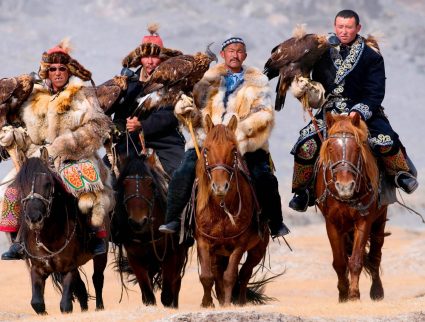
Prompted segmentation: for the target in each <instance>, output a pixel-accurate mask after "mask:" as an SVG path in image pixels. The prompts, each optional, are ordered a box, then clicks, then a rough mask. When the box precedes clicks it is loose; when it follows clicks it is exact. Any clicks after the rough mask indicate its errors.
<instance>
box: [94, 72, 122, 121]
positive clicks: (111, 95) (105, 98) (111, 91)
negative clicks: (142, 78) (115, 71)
mask: <svg viewBox="0 0 425 322" xmlns="http://www.w3.org/2000/svg"><path fill="white" fill-rule="evenodd" d="M126 89H127V76H115V77H114V78H112V79H110V80H107V81H106V82H104V83H103V84H101V85H99V86H97V87H96V95H97V99H98V100H99V104H100V107H101V108H102V109H103V111H104V112H105V113H106V114H110V113H108V111H109V110H110V108H111V107H112V105H114V103H115V102H116V101H117V99H118V98H119V97H120V96H121V93H122V92H123V91H125V90H126Z"/></svg>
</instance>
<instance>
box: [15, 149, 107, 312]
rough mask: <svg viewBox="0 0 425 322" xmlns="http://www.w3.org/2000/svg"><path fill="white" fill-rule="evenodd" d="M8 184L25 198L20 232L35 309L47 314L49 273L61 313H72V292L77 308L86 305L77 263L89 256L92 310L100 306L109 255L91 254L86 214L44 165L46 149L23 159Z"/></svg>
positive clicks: (54, 174) (46, 162)
mask: <svg viewBox="0 0 425 322" xmlns="http://www.w3.org/2000/svg"><path fill="white" fill-rule="evenodd" d="M12 184H13V185H14V186H15V187H16V188H17V189H18V191H19V192H20V193H21V195H22V197H23V199H22V200H21V204H22V216H21V228H20V233H21V240H22V242H23V245H24V250H25V253H26V255H27V256H28V258H29V265H30V271H31V283H32V299H31V306H32V307H33V309H34V310H35V311H36V312H37V313H38V314H47V313H46V306H45V303H44V287H45V282H46V279H47V277H49V275H51V274H52V277H53V281H54V284H55V285H56V286H58V287H59V289H60V290H61V291H62V299H61V302H60V310H61V312H62V313H69V312H72V309H73V305H72V301H73V299H74V296H75V297H76V298H77V299H78V301H79V302H80V307H81V310H82V311H85V310H87V308H88V306H87V301H88V294H87V289H86V286H85V284H84V282H83V281H82V279H81V277H80V273H79V271H78V268H79V267H80V266H81V265H84V264H85V263H86V262H88V261H89V260H90V259H93V265H94V272H93V284H94V288H95V291H96V310H102V309H103V299H102V288H103V281H104V276H103V272H104V270H105V267H106V262H107V254H106V253H105V254H102V255H98V256H95V257H93V254H92V253H91V251H90V250H89V244H90V242H91V239H90V236H89V233H88V217H87V215H84V214H82V213H81V212H80V210H79V208H78V204H77V199H76V198H75V197H74V196H73V195H71V194H70V193H68V192H67V191H66V189H65V187H64V185H63V183H62V180H61V179H60V178H59V176H58V175H57V174H56V173H54V172H53V171H52V170H51V169H50V167H49V166H48V155H47V150H46V149H44V148H43V149H42V157H41V158H30V159H28V160H26V161H25V162H24V163H23V165H22V167H21V169H20V170H19V172H18V174H17V176H16V179H15V181H14V183H12Z"/></svg>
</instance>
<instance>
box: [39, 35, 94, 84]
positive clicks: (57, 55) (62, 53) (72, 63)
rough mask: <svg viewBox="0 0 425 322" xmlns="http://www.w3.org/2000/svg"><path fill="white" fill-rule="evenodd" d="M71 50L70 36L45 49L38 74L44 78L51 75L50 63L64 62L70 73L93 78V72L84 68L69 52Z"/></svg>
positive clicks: (85, 79)
mask: <svg viewBox="0 0 425 322" xmlns="http://www.w3.org/2000/svg"><path fill="white" fill-rule="evenodd" d="M70 52H71V45H70V42H69V39H68V38H65V39H63V40H62V41H61V42H60V43H59V44H58V45H56V46H55V47H53V48H50V49H49V50H47V51H45V52H44V53H43V55H42V56H41V62H40V69H39V71H38V74H39V75H40V77H41V78H42V79H47V78H48V77H49V67H50V64H63V65H65V66H66V67H67V68H68V70H69V73H70V74H71V75H74V76H76V77H78V78H81V79H82V80H83V81H88V80H91V76H92V75H91V72H90V71H88V70H87V69H86V68H84V66H83V65H81V64H80V63H79V62H78V61H76V60H75V59H74V58H72V57H71V56H70V55H69V53H70Z"/></svg>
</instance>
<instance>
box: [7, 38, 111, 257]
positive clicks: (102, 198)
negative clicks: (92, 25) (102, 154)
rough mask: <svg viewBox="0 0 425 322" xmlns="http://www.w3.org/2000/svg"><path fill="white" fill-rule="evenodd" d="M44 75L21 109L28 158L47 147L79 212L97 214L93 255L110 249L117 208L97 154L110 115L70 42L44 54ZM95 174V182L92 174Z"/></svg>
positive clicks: (17, 252) (18, 252) (14, 253)
mask: <svg viewBox="0 0 425 322" xmlns="http://www.w3.org/2000/svg"><path fill="white" fill-rule="evenodd" d="M39 75H40V77H41V78H42V79H43V80H44V83H43V84H35V85H34V88H33V91H32V93H31V95H30V96H29V98H28V99H27V101H26V102H25V103H24V104H23V105H22V106H21V108H20V117H21V119H22V121H23V123H24V124H25V128H26V132H27V135H28V138H29V140H28V142H29V146H28V147H26V155H27V156H37V155H39V153H40V152H39V151H40V147H42V146H45V147H46V148H47V151H48V153H49V157H50V158H51V160H52V162H53V163H54V167H55V170H56V171H57V172H58V173H59V174H60V176H61V178H62V180H63V182H64V185H65V186H66V187H67V188H68V190H69V192H70V193H72V194H74V195H75V196H76V197H77V198H78V206H79V208H80V209H81V211H82V212H83V213H86V214H90V215H91V218H90V222H91V225H92V229H93V231H94V232H96V238H95V242H94V245H93V253H94V254H95V255H98V254H102V253H104V252H105V251H106V245H105V241H104V240H103V238H105V237H106V231H105V230H104V229H103V228H102V227H103V220H104V217H105V216H106V215H107V214H108V213H109V212H110V211H111V210H112V207H113V193H112V189H111V187H110V176H109V171H108V169H107V168H106V167H105V165H104V164H103V162H102V160H101V159H100V158H99V156H98V154H97V150H98V149H99V148H100V147H102V145H103V143H104V141H105V139H106V138H107V136H108V133H109V130H110V120H109V117H108V116H106V115H105V114H104V113H103V111H102V109H101V108H100V106H99V103H98V100H97V98H96V95H95V92H94V89H93V88H88V87H85V86H84V84H83V81H88V80H91V73H90V72H89V71H88V70H86V69H85V68H84V67H83V66H82V65H80V64H79V63H78V62H77V61H76V60H75V59H73V58H72V57H71V56H70V55H69V44H68V42H67V41H63V42H61V43H60V44H59V45H58V46H56V47H54V48H52V49H50V50H48V51H47V52H45V53H43V56H42V60H41V63H40V70H39ZM94 172H95V173H96V176H95V178H94V177H93V176H91V175H90V174H93V173H94ZM77 181H79V182H80V183H81V182H84V184H82V185H81V186H80V185H79V184H78V182H77ZM5 198H6V196H5ZM2 215H3V214H2ZM3 218H4V217H3V216H2V219H3ZM9 228H10V227H9ZM17 229H18V227H15V231H17ZM9 231H10V229H9ZM22 255H23V251H22V246H21V245H20V244H19V243H17V242H15V243H13V244H12V246H11V248H10V249H9V251H8V252H6V253H4V254H3V255H2V259H19V258H21V257H22Z"/></svg>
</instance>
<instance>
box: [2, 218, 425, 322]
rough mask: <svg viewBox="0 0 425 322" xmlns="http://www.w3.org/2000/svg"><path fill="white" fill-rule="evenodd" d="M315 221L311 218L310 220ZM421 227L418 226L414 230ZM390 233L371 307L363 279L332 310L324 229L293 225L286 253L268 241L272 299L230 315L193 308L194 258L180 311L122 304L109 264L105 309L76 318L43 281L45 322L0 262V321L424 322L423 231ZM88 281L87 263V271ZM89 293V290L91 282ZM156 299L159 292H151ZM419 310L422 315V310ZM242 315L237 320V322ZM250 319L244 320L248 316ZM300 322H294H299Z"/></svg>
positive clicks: (27, 290) (129, 299)
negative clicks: (352, 295) (349, 299)
mask: <svg viewBox="0 0 425 322" xmlns="http://www.w3.org/2000/svg"><path fill="white" fill-rule="evenodd" d="M313 216H314V215H313ZM418 225H420V224H418ZM387 227H388V229H387V230H388V231H391V233H392V235H391V236H390V237H388V238H387V239H386V241H385V245H384V250H383V263H382V279H383V284H384V288H385V299H384V300H383V301H381V302H372V301H371V300H370V298H369V295H368V293H369V287H370V281H369V278H368V277H367V276H365V275H364V274H362V277H361V281H360V282H361V283H360V291H361V298H362V299H361V301H359V302H356V303H346V304H339V303H338V301H337V289H336V274H335V273H334V271H333V269H332V266H331V261H332V259H331V251H330V246H329V244H328V240H327V237H326V232H325V228H324V225H323V223H316V224H311V225H308V226H303V227H300V226H298V227H293V232H292V233H291V235H290V236H289V237H288V241H289V243H290V244H291V246H292V248H293V251H292V252H291V251H290V250H289V249H288V248H287V247H286V245H284V243H281V244H280V245H279V243H277V242H275V243H272V244H271V246H270V248H269V253H270V260H267V262H266V264H267V266H269V265H271V271H272V272H274V273H279V272H282V271H283V270H286V273H285V274H284V275H283V276H281V277H279V278H278V280H276V281H274V282H273V283H272V284H270V285H268V286H267V288H266V294H267V295H269V296H271V297H274V298H276V301H274V302H271V303H270V304H268V305H263V306H255V307H254V306H246V307H244V308H237V307H234V308H231V310H224V311H223V310H221V309H219V308H217V309H210V310H204V309H201V308H200V306H199V305H200V301H201V297H202V287H201V284H200V282H199V279H198V271H197V265H196V258H195V256H196V254H195V253H193V254H192V259H191V262H190V264H189V266H188V268H187V271H186V275H185V277H184V279H183V285H182V290H181V293H180V308H179V309H178V310H172V309H165V308H163V306H162V305H161V304H159V305H158V306H157V307H145V306H144V305H142V303H141V296H140V292H139V290H138V288H137V287H132V288H131V289H132V291H130V292H129V294H128V296H125V295H124V298H123V300H122V302H121V303H119V297H120V284H119V279H118V275H117V274H116V273H115V272H114V271H113V270H112V267H111V266H108V268H107V270H106V279H105V288H104V299H105V307H106V309H105V311H103V312H95V311H94V301H93V300H91V301H90V302H89V311H88V312H85V313H80V310H79V307H78V304H77V303H75V304H74V311H75V312H74V313H73V314H70V315H62V314H61V313H60V310H59V301H60V296H59V294H58V293H56V291H54V290H53V287H52V284H51V281H50V279H49V280H48V283H47V286H46V294H45V298H46V307H47V311H48V313H49V315H48V316H44V317H39V316H37V315H36V314H35V313H34V312H33V310H32V308H31V306H30V298H31V287H30V280H29V274H28V272H27V270H26V267H25V265H24V263H23V262H15V261H10V262H6V261H1V262H0V271H1V274H0V294H1V295H2V301H0V320H1V321H7V320H20V321H58V320H61V321H62V320H65V321H102V320H105V319H107V320H110V321H140V320H143V321H154V320H161V319H166V320H179V321H200V320H205V321H206V320H211V313H215V317H217V318H218V317H219V316H221V318H220V319H216V320H217V321H218V320H220V321H221V320H223V321H224V320H226V321H230V320H231V321H240V320H258V319H260V320H265V319H266V317H268V318H267V320H270V321H272V320H281V321H287V320H288V321H289V320H291V321H292V320H293V319H294V320H298V321H300V320H309V321H310V320H312V321H318V320H324V321H325V320H326V321H327V320H339V321H341V320H343V321H353V320H382V321H385V320H387V319H391V320H400V321H403V320H406V317H408V319H409V320H416V321H419V320H425V315H424V314H422V313H421V312H422V311H423V310H424V307H425V278H424V277H425V271H424V269H423V267H425V247H424V246H423V245H424V244H425V232H424V231H423V230H422V231H421V230H415V229H413V228H412V229H406V228H400V227H399V226H393V227H392V226H391V225H390V224H389V225H388V226H387ZM85 270H86V272H87V275H88V276H90V275H91V265H86V266H85ZM90 291H91V292H92V293H93V286H92V284H91V281H90ZM157 299H159V294H157ZM424 312H425V310H424ZM242 316H244V317H242ZM247 317H250V318H247ZM297 317H298V318H300V319H298V318H297Z"/></svg>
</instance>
